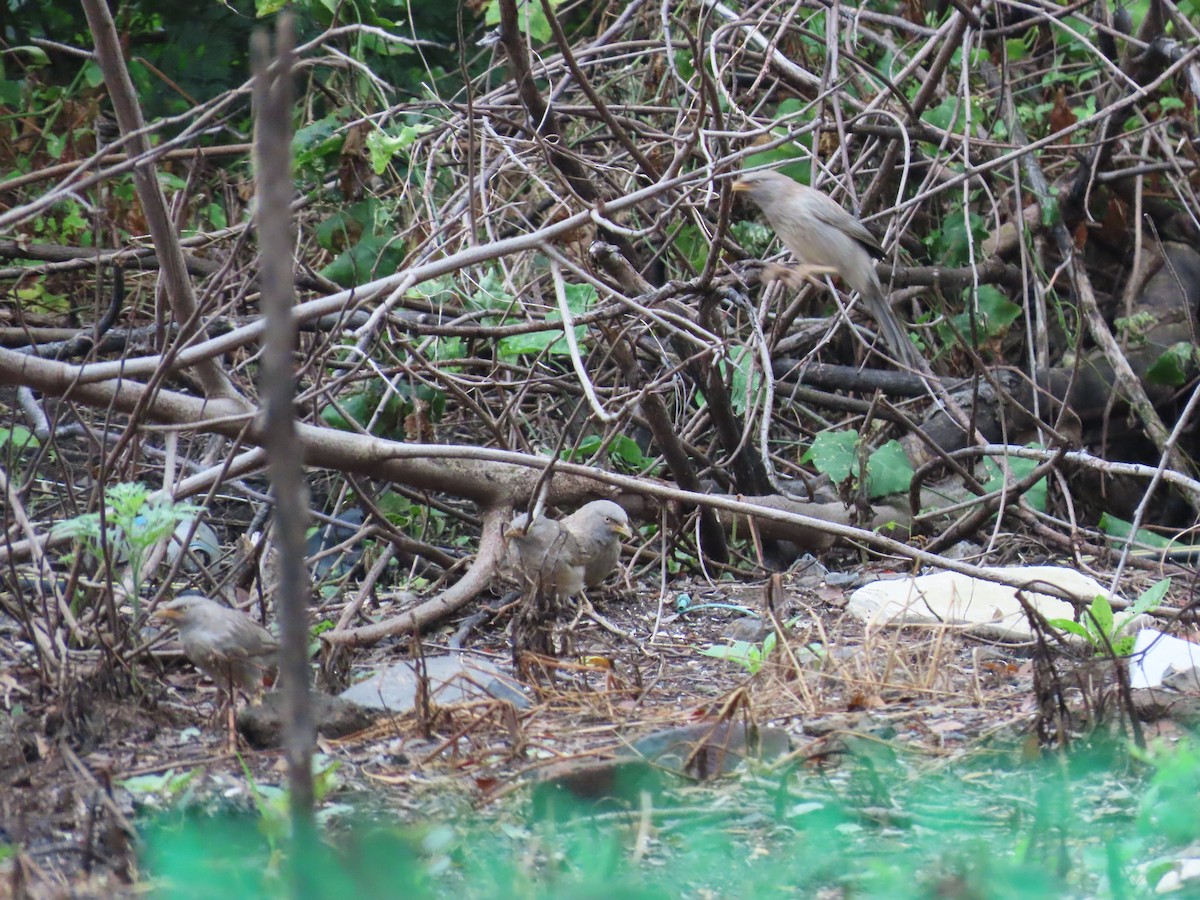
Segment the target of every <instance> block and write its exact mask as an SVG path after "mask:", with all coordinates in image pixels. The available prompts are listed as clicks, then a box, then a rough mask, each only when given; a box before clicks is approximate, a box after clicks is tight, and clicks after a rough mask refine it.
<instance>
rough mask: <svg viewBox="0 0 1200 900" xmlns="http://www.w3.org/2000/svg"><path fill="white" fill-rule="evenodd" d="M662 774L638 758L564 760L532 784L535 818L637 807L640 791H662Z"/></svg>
mask: <svg viewBox="0 0 1200 900" xmlns="http://www.w3.org/2000/svg"><path fill="white" fill-rule="evenodd" d="M663 785H664V774H663V772H662V771H661V770H660V769H658V768H657V767H655V766H653V765H651V764H650V763H648V762H646V761H644V760H640V759H621V760H608V761H605V762H587V763H564V764H563V765H560V766H556V767H555V768H553V769H550V770H549V771H547V773H546V774H545V776H544V777H542V778H541V779H539V781H538V782H537V783H536V784H535V785H534V787H533V814H534V817H535V818H537V819H553V820H555V821H563V820H566V819H571V818H574V817H576V816H579V815H592V814H596V813H604V812H610V811H612V810H614V809H618V810H619V809H635V808H637V806H638V804H639V802H640V797H641V795H642V793H643V792H649V793H650V794H651V795H657V794H658V793H660V792H661V791H662V788H663Z"/></svg>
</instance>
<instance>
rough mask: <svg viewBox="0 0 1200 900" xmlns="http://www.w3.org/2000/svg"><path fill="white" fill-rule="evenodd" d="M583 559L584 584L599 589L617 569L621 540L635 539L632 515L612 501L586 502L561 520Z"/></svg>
mask: <svg viewBox="0 0 1200 900" xmlns="http://www.w3.org/2000/svg"><path fill="white" fill-rule="evenodd" d="M562 524H563V527H564V528H566V529H567V531H569V532H570V533H571V534H572V535H574V537H575V542H576V543H577V544H578V545H579V550H580V553H581V554H582V556H583V585H584V587H589V588H591V587H596V585H598V584H600V583H601V582H603V581H604V579H606V578H607V577H608V576H609V575H611V574H612V573H613V571H614V570H616V568H617V562H618V560H620V558H621V538H630V537H633V532H632V531H631V530H630V528H629V515H628V513H626V512H625V510H623V509H622V508H621V507H620V506H618V505H617V504H616V503H613V502H612V501H611V500H593V501H592V502H591V503H585V504H584V505H583V506H581V507H579V509H577V510H575V512H573V513H571V515H569V516H567V517H566V518H565V519H563V520H562Z"/></svg>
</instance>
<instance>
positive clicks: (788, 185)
mask: <svg viewBox="0 0 1200 900" xmlns="http://www.w3.org/2000/svg"><path fill="white" fill-rule="evenodd" d="M733 187H734V190H737V191H744V192H745V193H746V195H747V196H748V197H749V198H750V200H752V201H753V202H754V203H755V205H757V206H758V207H759V209H761V210H762V211H763V215H764V216H766V218H767V221H768V222H770V223H771V228H772V229H774V231H775V233H776V234H777V235H779V239H780V240H781V241H782V242H783V245H784V246H785V247H787V249H788V250H789V251H791V254H792V255H793V256H794V257H796V260H797V262H799V263H800V264H801V266H807V267H811V268H821V269H829V270H831V271H833V272H835V273H837V274H838V275H840V276H841V277H842V280H843V281H845V282H846V284H848V285H849V286H850V287H851V288H852V289H853V290H855V291H857V292H858V293H859V294H860V295H861V296H862V300H863V304H864V305H865V306H866V308H867V311H868V312H870V313H871V316H872V317H873V318H874V319H875V321H876V322H877V323H878V324H879V330H880V333H881V334H882V335H883V339H884V341H885V342H886V343H887V346H888V348H889V349H890V350H891V351H892V352H893V353H895V354H896V355H897V357H898V358H899V361H900V362H902V363H904V364H906V365H908V366H916V365H917V360H918V358H919V354H918V353H917V350H916V348H915V347H914V346H913V343H912V341H910V340H909V339H908V332H907V330H906V329H905V328H904V326H903V325H901V323H900V321H899V320H898V319H897V318H896V314H895V313H894V312H893V311H892V308H891V307H890V306H889V305H888V302H887V298H886V297H885V296H884V293H883V286H882V285H881V284H880V283H879V276H878V275H876V274H875V265H874V263H873V262H872V260H871V256H872V254H874V255H877V256H882V255H883V248H882V247H881V246H880V245H879V242H878V241H877V240H876V239H875V237H874V235H872V234H871V232H869V231H868V230H867V228H866V226H865V225H863V223H862V222H860V221H859V220H858V219H856V218H854V216H852V215H850V213H848V212H846V210H844V209H842V207H841V206H839V205H838V203H837V202H836V201H835V200H833V199H832V198H830V197H828V196H826V195H825V194H822V193H821V192H820V191H818V190H814V189H813V188H810V187H807V186H806V185H802V184H798V183H797V182H795V181H794V180H792V179H791V178H789V177H788V176H786V175H783V174H782V173H780V172H748V173H745V174H743V175H741V176H740V177H739V178H738V180H737V181H736V182H734V185H733Z"/></svg>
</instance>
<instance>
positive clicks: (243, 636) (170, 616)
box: [154, 591, 279, 743]
mask: <svg viewBox="0 0 1200 900" xmlns="http://www.w3.org/2000/svg"><path fill="white" fill-rule="evenodd" d="M154 616H155V617H156V618H160V619H166V620H167V621H168V622H170V623H171V624H173V625H174V626H175V627H176V628H177V629H178V631H179V642H180V643H181V644H182V645H183V653H184V655H185V656H186V657H187V658H188V659H189V660H191V661H192V663H193V664H194V665H195V666H196V668H198V669H199V670H200V671H201V672H203V673H204V674H205V675H207V676H208V677H209V678H211V679H212V680H213V681H214V682H216V684H217V686H218V687H219V688H220V689H221V690H222V691H224V692H225V693H226V694H227V700H228V703H229V729H230V742H231V743H234V742H236V736H235V731H234V723H233V706H234V696H235V695H234V689H235V688H240V689H241V690H242V691H244V692H245V693H247V694H250V695H252V696H253V695H257V694H259V693H261V691H262V689H263V680H264V678H265V676H266V674H267V672H268V671H270V670H272V669H273V668H274V666H275V656H276V653H277V651H278V650H279V642H278V641H276V640H275V636H274V635H273V634H271V632H269V631H267V629H265V628H263V627H262V626H261V625H259V624H258V623H257V622H255V621H254V620H253V619H251V618H250V617H249V616H248V615H246V614H245V613H243V612H239V611H238V610H236V609H230V608H229V607H228V606H222V605H221V604H220V603H217V602H216V601H215V600H210V599H209V598H208V597H205V596H204V595H203V594H201V593H199V592H195V591H189V592H187V593H184V594H181V595H179V596H178V597H176V598H175V599H174V600H172V601H171V602H170V603H166V604H163V605H162V606H160V607H159V608H158V609H156V610H155V611H154Z"/></svg>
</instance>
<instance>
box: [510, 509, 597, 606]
mask: <svg viewBox="0 0 1200 900" xmlns="http://www.w3.org/2000/svg"><path fill="white" fill-rule="evenodd" d="M528 522H529V514H528V513H521V514H520V515H518V516H514V517H513V520H512V522H511V523H510V524H509V525H508V527H507V528H506V529H505V532H504V540H505V544H506V547H507V549H506V551H505V556H504V563H503V567H502V568H503V570H504V572H505V574H506V575H508V577H510V578H512V579H513V580H514V581H516V582H517V583H518V584H519V585H521V588H522V589H523V590H534V591H538V592H544V593H546V594H554V595H555V596H556V597H557V598H558V599H560V600H565V599H566V598H567V597H570V596H572V595H574V594H578V593H579V592H580V591H582V590H583V583H584V580H583V579H584V576H583V572H584V560H583V554H582V552H581V551H580V548H579V543H578V541H576V539H575V536H574V535H573V534H572V533H571V532H570V531H568V530H567V529H566V528H565V527H564V526H563V524H562V523H561V522H556V521H555V520H554V519H550V518H547V517H546V516H538V517H537V519H536V520H534V522H533V524H532V525H527V523H528Z"/></svg>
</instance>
